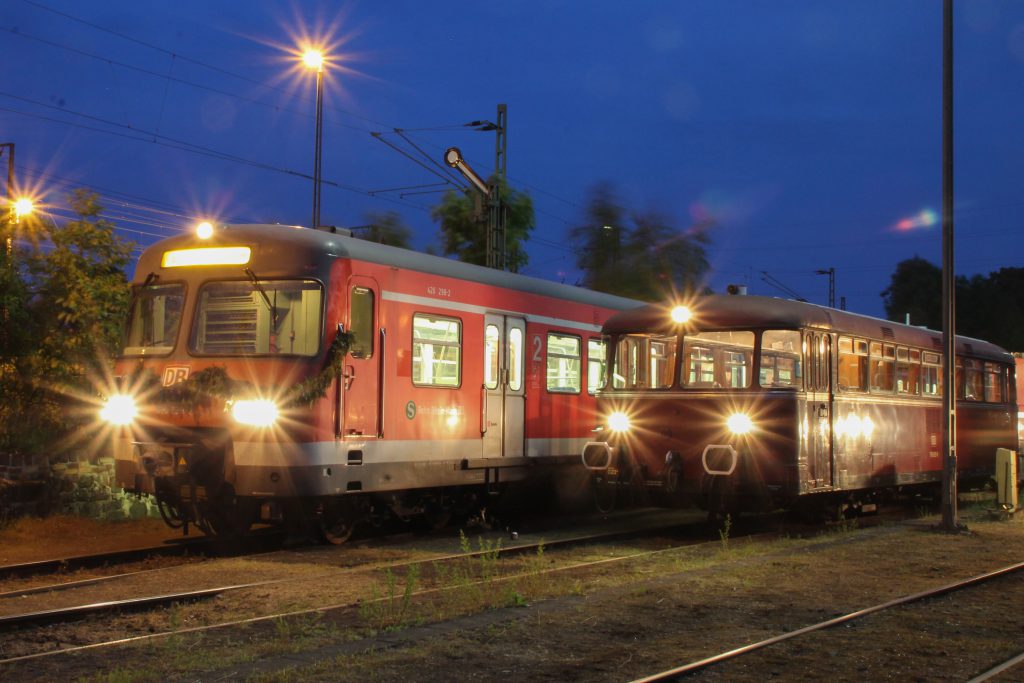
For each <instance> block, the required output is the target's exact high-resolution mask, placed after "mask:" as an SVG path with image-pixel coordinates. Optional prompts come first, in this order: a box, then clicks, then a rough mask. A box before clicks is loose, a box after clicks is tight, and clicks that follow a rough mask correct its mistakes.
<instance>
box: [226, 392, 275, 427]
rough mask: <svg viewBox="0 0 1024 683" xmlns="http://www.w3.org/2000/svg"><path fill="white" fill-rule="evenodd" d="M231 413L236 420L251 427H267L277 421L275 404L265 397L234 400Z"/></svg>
mask: <svg viewBox="0 0 1024 683" xmlns="http://www.w3.org/2000/svg"><path fill="white" fill-rule="evenodd" d="M231 415H232V416H233V417H234V418H235V420H236V421H237V422H240V423H242V424H244V425H249V426H251V427H269V426H270V425H272V424H274V423H275V422H277V405H275V404H274V402H273V401H270V400H267V399H253V400H247V401H235V403H234V404H233V405H232V406H231Z"/></svg>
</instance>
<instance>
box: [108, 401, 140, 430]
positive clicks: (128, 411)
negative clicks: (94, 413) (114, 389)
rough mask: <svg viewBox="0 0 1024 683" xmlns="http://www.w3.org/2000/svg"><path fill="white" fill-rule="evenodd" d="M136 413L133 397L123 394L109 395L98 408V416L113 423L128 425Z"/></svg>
mask: <svg viewBox="0 0 1024 683" xmlns="http://www.w3.org/2000/svg"><path fill="white" fill-rule="evenodd" d="M138 414H139V411H138V408H136V407H135V399H134V398H132V397H131V396H127V395H125V394H115V395H114V396H111V397H110V398H108V399H107V402H106V403H105V404H104V405H103V408H102V409H101V410H100V417H101V418H103V419H104V420H106V421H107V422H109V423H110V424H115V425H129V424H131V423H132V421H134V420H135V417H136V416H137V415H138Z"/></svg>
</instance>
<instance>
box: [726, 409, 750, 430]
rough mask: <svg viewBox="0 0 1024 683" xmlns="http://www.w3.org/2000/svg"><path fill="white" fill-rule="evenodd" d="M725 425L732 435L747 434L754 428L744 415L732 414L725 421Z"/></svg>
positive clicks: (748, 418)
mask: <svg viewBox="0 0 1024 683" xmlns="http://www.w3.org/2000/svg"><path fill="white" fill-rule="evenodd" d="M725 424H726V426H727V427H728V428H729V431H730V432H732V433H733V434H749V433H750V430H751V429H753V428H754V423H753V421H751V419H750V416H749V415H746V414H744V413H733V414H732V415H730V416H729V419H728V420H726V421H725Z"/></svg>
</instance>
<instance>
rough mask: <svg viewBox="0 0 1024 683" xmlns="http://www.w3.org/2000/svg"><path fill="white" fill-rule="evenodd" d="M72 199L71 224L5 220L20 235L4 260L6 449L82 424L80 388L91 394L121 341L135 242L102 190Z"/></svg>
mask: <svg viewBox="0 0 1024 683" xmlns="http://www.w3.org/2000/svg"><path fill="white" fill-rule="evenodd" d="M70 204H71V208H72V210H73V211H74V212H75V213H76V214H77V218H76V219H75V220H72V221H69V222H67V223H65V224H64V225H63V226H57V225H56V224H54V223H53V221H52V219H49V218H48V217H46V216H39V215H35V216H30V217H28V218H25V219H23V220H22V222H21V223H20V224H19V225H17V226H9V225H4V228H5V230H6V234H12V231H13V234H14V235H15V236H16V238H18V239H16V241H15V242H14V251H13V253H12V255H11V257H10V258H8V257H7V255H6V254H4V256H3V261H2V263H0V266H2V270H3V273H2V275H0V310H3V311H6V313H3V315H5V316H6V318H7V319H6V320H5V321H4V322H3V324H2V325H0V326H2V327H4V328H5V331H4V333H3V335H2V336H0V393H2V394H3V396H4V401H3V402H2V405H0V453H35V452H45V451H51V450H53V448H54V446H55V444H56V443H57V442H58V441H59V440H60V439H61V437H63V436H65V435H67V434H68V433H69V432H71V431H73V429H74V428H75V421H74V420H75V417H74V416H75V413H76V409H77V408H80V407H81V405H80V404H78V403H76V400H75V399H73V398H71V397H72V396H75V395H77V396H89V395H90V394H91V390H90V383H89V382H88V380H87V377H88V376H89V375H90V374H96V375H101V374H102V373H103V370H104V368H105V366H106V364H107V361H108V359H109V358H111V357H112V356H113V354H114V353H115V352H116V350H117V347H118V346H119V342H120V334H121V332H120V331H121V326H122V324H123V320H124V314H125V310H126V308H127V304H128V299H129V287H128V282H127V280H126V278H125V273H124V269H125V266H126V265H127V264H128V259H129V255H130V254H131V249H132V245H131V244H130V243H128V242H126V241H123V240H121V239H119V238H118V237H117V236H115V235H114V225H113V224H112V223H110V222H109V221H106V220H104V219H102V218H101V217H100V213H101V211H102V207H101V206H100V205H99V203H98V202H97V201H96V196H95V195H93V194H90V193H87V192H84V191H82V190H77V191H75V193H74V194H73V195H72V196H71V198H70ZM14 228H16V230H14ZM5 236H6V235H5ZM24 241H27V242H28V243H29V246H25V245H24V244H23V242H24Z"/></svg>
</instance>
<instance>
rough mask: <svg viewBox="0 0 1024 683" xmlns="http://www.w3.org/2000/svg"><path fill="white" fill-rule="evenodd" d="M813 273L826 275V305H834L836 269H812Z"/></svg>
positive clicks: (831, 306)
mask: <svg viewBox="0 0 1024 683" xmlns="http://www.w3.org/2000/svg"><path fill="white" fill-rule="evenodd" d="M814 273H815V275H828V307H829V308H835V307H836V269H835V268H829V269H828V270H825V269H820V270H816V271H814Z"/></svg>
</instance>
